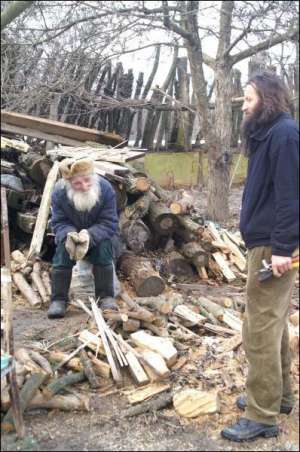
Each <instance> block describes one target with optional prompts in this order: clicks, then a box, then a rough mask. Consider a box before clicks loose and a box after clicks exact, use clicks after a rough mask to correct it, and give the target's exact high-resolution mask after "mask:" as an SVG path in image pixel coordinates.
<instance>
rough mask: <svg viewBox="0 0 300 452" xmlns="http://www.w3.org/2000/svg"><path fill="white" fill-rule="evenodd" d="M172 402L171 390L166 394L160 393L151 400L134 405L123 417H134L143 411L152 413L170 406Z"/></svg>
mask: <svg viewBox="0 0 300 452" xmlns="http://www.w3.org/2000/svg"><path fill="white" fill-rule="evenodd" d="M171 403H172V394H171V393H170V392H166V393H164V394H160V395H159V396H158V397H156V398H155V399H153V400H149V401H147V402H144V403H141V404H140V405H136V406H132V407H130V408H128V409H127V410H125V411H124V412H123V413H122V415H121V417H122V418H127V417H133V416H138V415H140V414H143V413H149V412H150V413H151V412H157V411H158V410H162V409H163V408H166V407H168V406H169V405H171Z"/></svg>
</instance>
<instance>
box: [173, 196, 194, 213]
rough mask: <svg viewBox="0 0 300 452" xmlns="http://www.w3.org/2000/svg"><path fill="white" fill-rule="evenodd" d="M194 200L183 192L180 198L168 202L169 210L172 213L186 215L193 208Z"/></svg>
mask: <svg viewBox="0 0 300 452" xmlns="http://www.w3.org/2000/svg"><path fill="white" fill-rule="evenodd" d="M194 204H195V200H194V199H193V197H192V196H191V195H189V194H188V193H184V194H183V195H182V198H181V199H180V200H178V201H173V202H172V203H171V204H170V211H171V212H172V213H174V215H186V214H189V213H190V212H191V211H192V210H193V208H194Z"/></svg>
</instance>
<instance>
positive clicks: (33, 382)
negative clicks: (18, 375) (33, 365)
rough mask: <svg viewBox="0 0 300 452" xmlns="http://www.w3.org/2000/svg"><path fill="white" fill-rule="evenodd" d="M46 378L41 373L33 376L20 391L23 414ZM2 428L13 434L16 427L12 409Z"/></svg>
mask: <svg viewBox="0 0 300 452" xmlns="http://www.w3.org/2000/svg"><path fill="white" fill-rule="evenodd" d="M46 378H47V375H46V374H45V373H39V374H34V375H32V376H31V377H30V378H29V379H28V380H27V381H26V383H25V384H24V386H23V388H22V389H21V391H20V407H21V412H22V413H24V410H25V409H26V408H27V406H28V405H29V403H30V401H31V400H32V398H33V397H34V395H35V393H36V392H37V390H38V388H39V387H40V386H41V384H42V383H43V382H44V381H45V379H46ZM1 428H2V429H3V430H4V431H5V432H11V431H13V430H14V428H15V426H14V421H13V415H12V408H10V409H9V410H8V412H7V413H6V415H5V417H4V419H3V421H2V423H1Z"/></svg>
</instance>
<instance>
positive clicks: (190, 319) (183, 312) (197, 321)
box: [174, 304, 206, 326]
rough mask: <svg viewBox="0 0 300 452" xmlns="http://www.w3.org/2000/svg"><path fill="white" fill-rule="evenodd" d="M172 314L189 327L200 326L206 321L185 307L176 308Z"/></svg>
mask: <svg viewBox="0 0 300 452" xmlns="http://www.w3.org/2000/svg"><path fill="white" fill-rule="evenodd" d="M174 313H175V314H176V315H177V316H178V317H180V318H181V319H183V320H185V321H186V322H187V323H188V324H189V325H190V326H195V325H201V324H202V323H204V322H205V321H206V318H205V317H203V316H202V315H200V314H197V313H196V312H194V311H192V309H189V308H188V307H187V306H185V305H183V304H182V305H179V306H176V308H175V309H174Z"/></svg>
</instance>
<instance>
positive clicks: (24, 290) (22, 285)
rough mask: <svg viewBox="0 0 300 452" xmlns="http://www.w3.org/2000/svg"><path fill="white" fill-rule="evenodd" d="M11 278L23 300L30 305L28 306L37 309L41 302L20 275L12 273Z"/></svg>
mask: <svg viewBox="0 0 300 452" xmlns="http://www.w3.org/2000/svg"><path fill="white" fill-rule="evenodd" d="M12 278H13V281H14V283H15V285H16V286H17V288H18V289H19V291H20V292H21V294H22V295H23V296H24V298H25V299H26V300H27V301H28V302H29V303H30V305H31V306H33V307H35V308H39V307H40V306H41V304H42V300H41V299H40V298H39V297H38V296H37V294H36V293H35V292H34V290H33V289H32V287H31V286H30V285H29V284H28V282H27V281H26V279H25V277H24V276H23V275H22V273H20V272H16V273H13V274H12Z"/></svg>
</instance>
